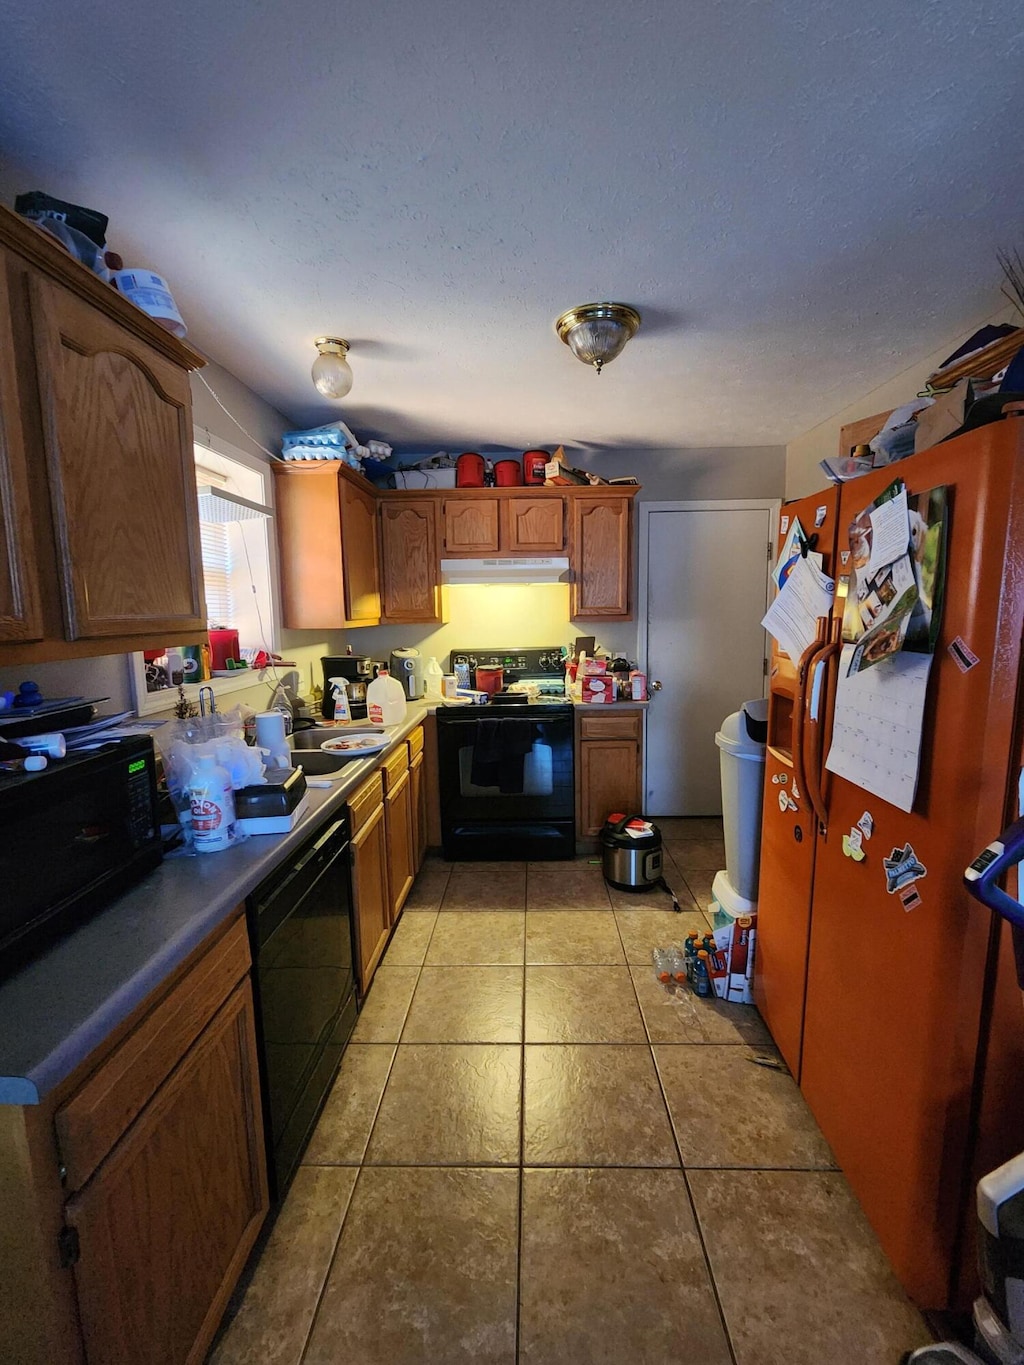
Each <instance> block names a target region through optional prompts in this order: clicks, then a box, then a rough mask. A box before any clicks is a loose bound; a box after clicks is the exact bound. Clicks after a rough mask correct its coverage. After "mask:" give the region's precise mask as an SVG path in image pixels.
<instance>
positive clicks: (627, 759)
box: [579, 739, 642, 836]
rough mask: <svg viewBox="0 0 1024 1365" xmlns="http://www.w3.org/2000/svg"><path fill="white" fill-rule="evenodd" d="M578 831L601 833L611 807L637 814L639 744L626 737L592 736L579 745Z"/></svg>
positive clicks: (638, 800)
mask: <svg viewBox="0 0 1024 1365" xmlns="http://www.w3.org/2000/svg"><path fill="white" fill-rule="evenodd" d="M579 781H580V811H579V817H580V818H579V834H580V835H581V836H586V835H594V834H600V832H601V829H602V826H603V825H604V822H605V821H606V820H607V819H608V816H609V815H611V814H612V813H613V812H614V811H621V812H622V814H623V815H633V814H638V813H639V812H640V810H641V808H642V806H641V797H640V745H639V744H638V743H637V742H636V741H635V740H628V739H591V740H586V741H584V742H583V743H582V744H581V745H580V778H579Z"/></svg>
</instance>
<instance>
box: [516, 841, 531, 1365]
mask: <svg viewBox="0 0 1024 1365" xmlns="http://www.w3.org/2000/svg"><path fill="white" fill-rule="evenodd" d="M529 904H530V864H529V863H527V864H526V867H525V870H524V874H523V962H522V973H523V995H522V1001H521V1005H520V1014H519V1029H520V1032H519V1166H518V1193H519V1198H518V1203H517V1208H516V1305H515V1320H514V1322H513V1324H512V1336H513V1355H512V1358H513V1361H514V1362H515V1365H519V1355H520V1350H521V1338H522V1315H523V1198H524V1189H523V1183H524V1181H523V1164H524V1161H525V1157H526V1151H525V1147H526V959H527V957H528V956H529V954H528V953H527V951H526V935H527V926H528V923H529V921H528V920H527V914H528V907H529Z"/></svg>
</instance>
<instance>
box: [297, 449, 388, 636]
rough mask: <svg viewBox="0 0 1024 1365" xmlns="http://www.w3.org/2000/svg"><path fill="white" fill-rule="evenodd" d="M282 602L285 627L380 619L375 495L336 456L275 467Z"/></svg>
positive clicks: (328, 626) (357, 623)
mask: <svg viewBox="0 0 1024 1365" xmlns="http://www.w3.org/2000/svg"><path fill="white" fill-rule="evenodd" d="M273 470H274V478H275V493H276V498H277V535H278V551H279V557H280V565H281V603H282V609H283V616H284V624H285V625H286V626H287V627H288V628H289V629H290V630H337V629H340V628H342V627H345V626H375V625H377V624H378V623H379V622H380V614H381V594H380V554H379V550H378V547H377V498H376V494H375V493H374V491H373V489H372V488H370V487H368V486H367V487H363V486H362V485H363V481H362V479H360V478H359V477H358V476H357V475H354V474H350V473H349V472H348V471H347V470H346V469H344V468H343V466H342V465H340V464H338V463H337V462H335V461H327V462H325V463H323V464H319V463H313V464H302V463H294V464H275V465H274V466H273Z"/></svg>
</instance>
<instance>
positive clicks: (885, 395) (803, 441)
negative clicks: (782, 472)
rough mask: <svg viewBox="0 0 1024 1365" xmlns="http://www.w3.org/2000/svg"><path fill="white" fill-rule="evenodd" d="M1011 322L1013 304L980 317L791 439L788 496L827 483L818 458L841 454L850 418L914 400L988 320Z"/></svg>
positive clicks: (1014, 314) (1014, 315) (1017, 320)
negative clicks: (841, 435) (842, 430)
mask: <svg viewBox="0 0 1024 1365" xmlns="http://www.w3.org/2000/svg"><path fill="white" fill-rule="evenodd" d="M999 322H1012V323H1014V324H1017V325H1019V324H1020V315H1019V314H1018V313H1017V312H1015V310H1014V309H1012V308H1007V309H1006V310H1005V311H1004V312H1000V313H996V314H995V315H994V316H992V317H990V318H985V319H983V320H982V321H980V322H979V323H978V324H977V326H976V327H971V328H969V329H968V330H967V331H966V332H964V333H963V334H962V335H960V336H956V337H952V338H951V339H950V340H949V341H948V342H946V343H945V345H943V346H940V347H939V349H938V350H936V351H933V352H932V354H931V355H929V356H925V358H924V359H923V360H921V361H920V362H919V363H917V364H916V365H911V366H909V367H908V368H907V369H905V370H902V371H901V372H900V373H899V374H897V375H896V376H894V378H892V379H890V380H888V381H887V382H886V383H885V384H880V385H879V386H878V387H877V388H875V389H872V390H871V392H870V393H866V394H865V395H864V396H863V398H859V399H858V400H857V402H856V403H851V404H850V405H849V406H848V407H845V408H843V409H842V411H840V412H837V413H834V414H833V415H832V416H831V417H829V418H828V419H827V420H826V421H824V422H820V423H819V424H818V425H817V426H816V427H812V428H811V430H810V431H807V432H805V433H804V434H803V436H799V437H798V438H797V439H796V440H795V441H791V442H790V443H789V445H788V446H787V447H786V497H787V498H802V497H803V496H804V495H805V494H807V493H814V492H816V491H817V490H818V489H819V488H824V487H825V486H826V485H827V484H828V479H827V478H826V477H825V475H824V474H823V473H822V471H821V469H820V467H819V461H821V460H824V459H827V458H829V457H831V456H835V455H838V454H839V431H840V428H841V427H843V426H845V425H846V423H847V422H855V421H857V420H858V418H861V417H870V416H872V414H874V413H876V412H886V411H891V410H892V409H893V408H897V407H901V406H902V405H903V404H904V403H909V402H911V401H912V400H913V399H914V398H915V397H916V396H917V394H918V393H920V392H921V390H922V389H923V388H924V383H925V380H926V379H927V378H928V376H929V375H930V374H932V373H933V371H935V370H936V369H938V367H939V366H940V365H941V364H942V362H943V361H944V360H945V359H946V357H947V356H948V355H950V354H952V352H953V351H955V350H956V349H957V348H958V347H959V346H962V345H963V344H964V342H965V341H966V340H967V338H968V337H970V336H972V335H973V334H974V333H975V332H976V331H977V330H978V328H979V327H984V326H985V325H986V324H987V323H999Z"/></svg>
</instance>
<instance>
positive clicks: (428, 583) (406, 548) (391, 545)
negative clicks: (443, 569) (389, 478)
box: [381, 498, 441, 622]
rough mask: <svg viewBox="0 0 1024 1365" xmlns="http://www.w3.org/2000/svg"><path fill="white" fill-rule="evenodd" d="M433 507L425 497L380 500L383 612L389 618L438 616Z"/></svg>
mask: <svg viewBox="0 0 1024 1365" xmlns="http://www.w3.org/2000/svg"><path fill="white" fill-rule="evenodd" d="M436 507H437V505H436V503H435V502H433V501H432V500H430V499H428V498H388V499H386V500H385V501H383V502H382V504H381V559H382V563H383V577H384V616H385V618H386V619H387V620H388V621H410V622H413V621H439V620H440V619H441V618H440V585H439V581H438V576H439V573H440V570H439V567H438V556H437V529H436V525H437V524H436V516H437V511H436Z"/></svg>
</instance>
